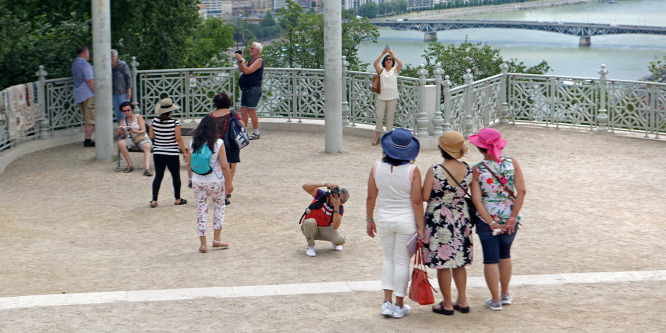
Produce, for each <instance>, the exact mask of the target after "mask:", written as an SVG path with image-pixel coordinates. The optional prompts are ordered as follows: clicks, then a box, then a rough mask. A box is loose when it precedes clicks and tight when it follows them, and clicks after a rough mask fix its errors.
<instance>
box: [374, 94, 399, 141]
mask: <svg viewBox="0 0 666 333" xmlns="http://www.w3.org/2000/svg"><path fill="white" fill-rule="evenodd" d="M397 105H398V99H397V98H396V99H389V100H382V99H379V98H376V99H375V110H376V111H377V123H376V124H375V132H380V133H381V131H382V128H383V124H382V123H383V122H384V115H386V131H387V132H390V131H392V130H393V115H394V114H395V108H396V106H397Z"/></svg>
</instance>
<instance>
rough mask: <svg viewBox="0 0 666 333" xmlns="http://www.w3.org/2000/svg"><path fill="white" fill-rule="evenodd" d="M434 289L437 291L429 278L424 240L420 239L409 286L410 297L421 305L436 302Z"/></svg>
mask: <svg viewBox="0 0 666 333" xmlns="http://www.w3.org/2000/svg"><path fill="white" fill-rule="evenodd" d="M433 291H434V292H437V291H436V290H435V288H433V287H432V286H431V285H430V281H429V280H428V272H426V269H425V257H424V254H423V242H421V241H418V242H417V244H416V255H415V256H414V270H413V271H412V284H411V285H410V287H409V299H411V300H412V301H414V302H416V303H419V304H421V305H428V304H432V303H435V296H434V294H433V293H432V292H433Z"/></svg>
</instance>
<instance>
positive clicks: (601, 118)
mask: <svg viewBox="0 0 666 333" xmlns="http://www.w3.org/2000/svg"><path fill="white" fill-rule="evenodd" d="M598 73H599V75H601V78H600V79H599V94H600V95H601V96H600V98H601V101H600V103H599V104H600V105H599V106H600V108H599V113H597V125H598V126H599V127H597V132H599V133H606V132H608V128H607V127H606V125H608V113H607V112H606V74H608V71H607V70H606V65H603V64H602V65H601V70H599V72H598Z"/></svg>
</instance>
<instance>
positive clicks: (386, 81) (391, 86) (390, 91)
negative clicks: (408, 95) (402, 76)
mask: <svg viewBox="0 0 666 333" xmlns="http://www.w3.org/2000/svg"><path fill="white" fill-rule="evenodd" d="M381 72H382V73H381V74H379V80H380V81H381V85H382V93H381V94H379V95H377V99H379V100H384V101H385V100H391V99H397V98H398V73H396V71H395V67H393V68H391V70H388V71H387V70H386V69H384V70H382V71H381Z"/></svg>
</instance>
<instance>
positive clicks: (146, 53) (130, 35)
mask: <svg viewBox="0 0 666 333" xmlns="http://www.w3.org/2000/svg"><path fill="white" fill-rule="evenodd" d="M196 3H197V1H196V0H171V1H161V0H142V1H130V0H117V1H111V36H112V47H114V48H116V49H117V50H118V52H119V53H120V54H123V55H133V56H136V58H137V61H138V62H139V63H140V64H141V68H142V69H161V68H182V67H184V66H185V65H186V63H187V59H188V57H189V55H190V53H191V52H192V50H191V49H190V48H189V47H191V46H192V44H190V43H188V40H189V39H190V38H191V37H192V36H193V35H194V34H195V30H196V29H198V28H200V27H201V25H202V24H203V19H202V18H201V17H200V16H199V13H198V12H197V8H196V6H195V4H196ZM88 10H90V9H88Z"/></svg>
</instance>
